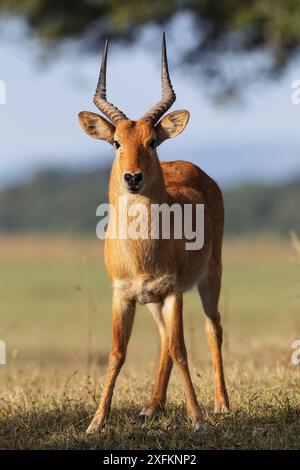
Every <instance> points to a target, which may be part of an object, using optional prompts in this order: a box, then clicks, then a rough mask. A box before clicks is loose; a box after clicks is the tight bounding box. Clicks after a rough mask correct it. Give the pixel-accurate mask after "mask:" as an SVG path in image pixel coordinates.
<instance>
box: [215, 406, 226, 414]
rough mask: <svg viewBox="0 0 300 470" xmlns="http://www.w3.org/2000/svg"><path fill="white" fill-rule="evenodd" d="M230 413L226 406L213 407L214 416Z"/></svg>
mask: <svg viewBox="0 0 300 470" xmlns="http://www.w3.org/2000/svg"><path fill="white" fill-rule="evenodd" d="M228 413H230V408H229V406H228V405H216V406H215V414H216V415H221V414H224V415H226V414H228Z"/></svg>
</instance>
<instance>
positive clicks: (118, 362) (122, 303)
mask: <svg viewBox="0 0 300 470" xmlns="http://www.w3.org/2000/svg"><path fill="white" fill-rule="evenodd" d="M134 313H135V302H134V301H129V300H126V299H124V298H123V297H122V296H121V295H120V292H119V291H118V289H115V290H114V293H113V306H112V314H113V328H112V349H111V353H110V356H109V363H108V368H107V372H106V379H105V385H104V387H103V391H102V395H101V400H100V403H99V406H98V409H97V411H96V414H95V416H94V418H93V420H92V422H91V424H90V425H89V427H88V429H87V431H86V432H87V434H91V433H93V432H96V431H100V430H101V429H102V428H103V426H104V425H105V422H106V420H107V418H108V415H109V411H110V405H111V400H112V395H113V391H114V387H115V383H116V380H117V377H118V375H119V372H120V370H121V367H122V365H123V364H124V362H125V358H126V351H127V345H128V341H129V338H130V334H131V330H132V325H133V320H134Z"/></svg>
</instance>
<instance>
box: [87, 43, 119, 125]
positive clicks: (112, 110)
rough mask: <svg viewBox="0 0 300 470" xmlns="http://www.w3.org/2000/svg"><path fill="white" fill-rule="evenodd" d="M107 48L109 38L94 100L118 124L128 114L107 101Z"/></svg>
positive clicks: (106, 46)
mask: <svg viewBox="0 0 300 470" xmlns="http://www.w3.org/2000/svg"><path fill="white" fill-rule="evenodd" d="M107 48H108V39H106V42H105V46H104V51H103V57H102V62H101V68H100V74H99V79H98V84H97V88H96V91H95V95H94V99H93V102H94V104H95V105H96V106H97V108H98V109H99V110H100V111H102V113H103V114H105V116H107V117H108V118H109V119H110V120H111V122H112V123H113V124H115V125H116V124H117V122H118V121H120V120H121V119H127V116H126V115H125V114H124V113H122V111H120V110H119V109H118V108H117V107H116V106H114V105H113V104H112V103H110V102H109V101H107V99H106V64H107Z"/></svg>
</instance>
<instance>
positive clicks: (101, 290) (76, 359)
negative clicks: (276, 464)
mask: <svg viewBox="0 0 300 470" xmlns="http://www.w3.org/2000/svg"><path fill="white" fill-rule="evenodd" d="M0 279H1V283H0V339H1V340H5V342H6V344H7V365H6V366H0V380H1V383H2V385H1V386H0V395H1V401H0V447H1V448H108V449H126V448H136V449H138V448H147V449H180V448H182V449H194V448H197V449H198V448H299V447H300V387H299V385H300V366H293V365H291V363H290V359H291V352H292V350H291V343H292V341H293V340H294V339H300V318H299V308H300V286H299V280H300V266H299V260H297V258H296V255H295V254H294V253H293V250H292V248H291V247H290V245H289V242H288V241H287V242H284V241H278V240H272V239H260V240H246V241H241V240H230V241H226V243H225V249H224V283H223V291H222V298H221V312H222V317H223V326H224V330H225V341H224V357H225V366H226V375H227V381H228V388H229V393H230V398H231V402H232V413H231V414H230V415H229V416H226V417H221V418H217V417H215V416H214V414H213V383H212V378H211V366H210V360H209V353H208V348H207V346H206V339H205V336H204V331H203V314H202V308H201V306H200V301H199V299H198V298H197V295H196V293H189V294H188V295H187V296H186V300H185V336H186V342H187V346H188V352H189V358H190V364H191V370H192V375H193V380H194V383H195V387H196V390H197V394H198V397H199V401H200V403H201V406H202V407H203V409H204V414H205V418H206V420H207V422H208V423H209V424H210V427H209V429H208V431H207V432H206V433H202V432H194V431H193V430H192V429H191V428H190V427H189V425H188V423H187V421H186V413H185V407H184V401H183V392H182V387H181V384H180V378H179V377H178V375H177V373H173V376H172V380H171V384H170V390H169V399H168V406H167V410H166V413H165V414H164V415H162V416H161V417H160V418H158V419H156V420H153V421H150V422H147V423H141V422H140V421H139V420H138V413H139V411H140V408H142V406H143V404H144V402H145V401H147V399H148V398H149V394H150V391H151V386H152V382H153V378H154V368H155V362H156V359H157V355H158V347H159V342H158V335H157V333H156V330H155V326H154V324H153V321H152V319H151V318H150V315H149V313H148V311H147V310H146V309H145V308H139V309H138V312H137V316H136V321H135V326H134V331H133V335H132V339H131V342H130V346H129V351H128V360H127V363H126V365H125V367H124V369H123V371H122V374H121V376H120V378H119V380H118V384H117V387H116V391H115V395H114V400H113V409H112V414H111V418H110V422H109V425H108V427H107V428H106V429H105V430H104V431H103V432H102V434H101V435H100V436H94V437H86V436H85V435H84V429H85V428H86V426H87V424H88V421H89V419H90V417H91V415H92V414H93V412H94V410H95V404H96V400H97V398H98V396H99V394H100V392H101V387H102V383H103V374H104V371H105V364H106V360H107V355H108V352H109V346H110V337H111V318H110V287H109V283H108V281H107V278H106V274H105V271H104V268H103V262H102V246H101V244H100V243H99V242H97V241H93V240H90V239H81V240H76V239H72V240H71V239H64V238H57V237H56V238H53V239H48V238H37V239H34V238H32V237H31V238H22V239H20V238H16V239H14V238H10V239H8V238H3V237H2V238H0Z"/></svg>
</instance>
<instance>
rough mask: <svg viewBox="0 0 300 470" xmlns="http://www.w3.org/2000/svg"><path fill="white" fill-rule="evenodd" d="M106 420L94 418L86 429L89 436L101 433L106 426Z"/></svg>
mask: <svg viewBox="0 0 300 470" xmlns="http://www.w3.org/2000/svg"><path fill="white" fill-rule="evenodd" d="M105 425H106V421H105V420H93V421H92V422H91V424H90V425H89V427H88V428H87V430H86V431H85V433H86V435H87V436H90V435H92V434H96V433H100V431H102V429H103V428H105Z"/></svg>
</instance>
